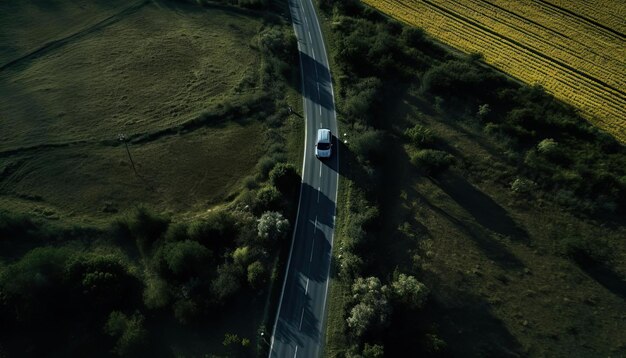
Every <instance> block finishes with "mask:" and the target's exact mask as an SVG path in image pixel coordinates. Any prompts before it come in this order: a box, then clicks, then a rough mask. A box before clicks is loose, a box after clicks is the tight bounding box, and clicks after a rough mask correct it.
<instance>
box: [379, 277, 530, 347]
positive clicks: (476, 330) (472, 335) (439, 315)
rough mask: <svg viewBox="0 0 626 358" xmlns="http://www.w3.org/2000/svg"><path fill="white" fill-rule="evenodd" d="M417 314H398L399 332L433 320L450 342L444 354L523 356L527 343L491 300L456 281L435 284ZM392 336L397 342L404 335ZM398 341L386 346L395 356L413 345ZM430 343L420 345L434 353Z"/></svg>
mask: <svg viewBox="0 0 626 358" xmlns="http://www.w3.org/2000/svg"><path fill="white" fill-rule="evenodd" d="M434 280H436V281H440V282H443V281H441V280H443V278H434ZM417 316H418V317H415V316H413V317H412V316H411V315H407V316H403V317H398V316H397V315H396V316H394V324H395V323H396V322H395V320H398V321H400V322H401V325H400V327H399V328H398V329H397V330H398V331H399V332H398V334H400V335H402V332H414V331H415V329H416V328H417V329H418V330H420V329H421V330H424V329H425V328H426V329H429V328H430V327H424V326H426V325H428V323H430V325H432V326H435V327H436V334H437V335H438V336H439V337H440V338H441V339H443V341H445V342H446V343H447V344H446V349H445V351H444V352H442V354H441V356H453V357H519V356H522V355H523V347H522V346H521V344H520V343H519V342H518V341H517V339H516V338H515V337H514V336H513V335H512V334H511V332H510V331H509V330H508V329H507V327H506V325H505V324H504V322H502V321H501V320H500V319H499V318H497V317H495V316H494V314H493V312H492V307H491V305H490V304H489V303H488V302H486V301H485V300H484V299H482V298H480V297H479V296H476V295H474V294H472V293H469V292H466V291H462V290H458V289H456V288H454V287H453V286H452V285H446V286H445V287H435V288H434V290H433V294H432V295H431V299H430V300H429V302H428V303H427V305H426V306H425V307H424V308H423V309H422V310H421V311H420V313H418V314H417ZM412 318H413V319H412ZM416 322H422V323H421V324H417V323H416ZM424 323H426V324H424ZM416 326H417V327H416ZM430 329H432V328H430ZM404 336H406V333H404ZM389 339H393V340H394V342H395V341H396V340H401V337H389ZM396 343H397V344H391V345H388V344H385V348H387V347H390V352H389V353H392V354H391V356H395V355H394V354H393V352H398V353H401V352H403V351H405V352H406V349H409V348H410V347H408V346H407V345H406V343H408V341H407V342H405V344H404V345H403V344H402V342H396ZM428 343H430V342H427V344H422V345H420V346H418V349H419V350H420V351H422V353H424V354H428V353H430V354H431V355H432V350H431V347H429V346H428ZM392 351H393V352H392ZM413 351H414V350H413ZM385 353H387V352H385Z"/></svg>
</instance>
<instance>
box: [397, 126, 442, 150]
mask: <svg viewBox="0 0 626 358" xmlns="http://www.w3.org/2000/svg"><path fill="white" fill-rule="evenodd" d="M404 135H405V136H406V137H407V138H408V139H409V141H411V143H412V144H413V145H414V146H416V147H418V148H422V147H427V146H429V145H432V144H433V143H434V142H435V136H434V135H433V132H432V130H430V129H429V128H426V127H424V126H422V125H420V124H416V125H415V126H413V127H411V128H408V129H407V130H405V131H404Z"/></svg>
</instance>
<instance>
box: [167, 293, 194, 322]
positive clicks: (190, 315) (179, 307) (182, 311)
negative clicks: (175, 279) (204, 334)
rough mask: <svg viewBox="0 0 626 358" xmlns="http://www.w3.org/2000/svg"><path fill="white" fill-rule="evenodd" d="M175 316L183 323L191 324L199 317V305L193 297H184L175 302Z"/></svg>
mask: <svg viewBox="0 0 626 358" xmlns="http://www.w3.org/2000/svg"><path fill="white" fill-rule="evenodd" d="M173 308H174V317H175V318H176V320H177V321H178V322H180V323H182V324H189V323H191V322H193V321H194V320H197V319H198V316H199V314H200V311H199V309H198V305H197V304H196V303H195V302H194V301H193V300H191V299H187V298H182V299H180V300H178V301H176V303H174V307H173Z"/></svg>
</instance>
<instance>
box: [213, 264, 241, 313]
mask: <svg viewBox="0 0 626 358" xmlns="http://www.w3.org/2000/svg"><path fill="white" fill-rule="evenodd" d="M240 277H241V270H240V268H238V267H237V266H235V265H233V264H229V263H226V264H223V265H221V266H219V267H218V268H217V277H216V278H215V280H213V282H212V283H211V291H212V292H213V294H214V298H215V300H216V302H217V303H221V304H223V303H226V299H227V298H229V297H231V296H233V295H234V294H235V293H237V292H238V291H239V289H240V288H241V278H240Z"/></svg>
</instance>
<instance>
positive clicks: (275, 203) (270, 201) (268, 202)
mask: <svg viewBox="0 0 626 358" xmlns="http://www.w3.org/2000/svg"><path fill="white" fill-rule="evenodd" d="M282 209H283V196H282V194H281V193H280V192H279V191H278V189H276V187H274V186H272V185H266V186H264V187H263V188H261V189H260V190H259V191H258V192H257V194H256V199H255V201H254V208H253V212H254V213H255V214H261V213H262V212H265V211H281V210H282Z"/></svg>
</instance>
